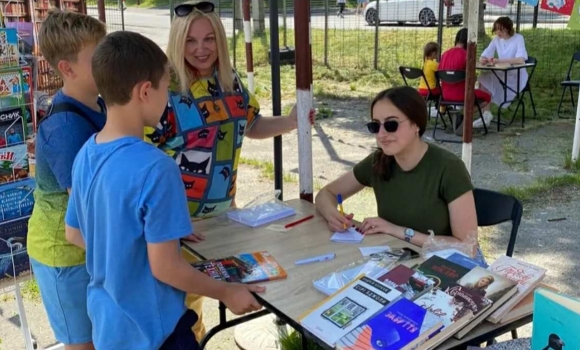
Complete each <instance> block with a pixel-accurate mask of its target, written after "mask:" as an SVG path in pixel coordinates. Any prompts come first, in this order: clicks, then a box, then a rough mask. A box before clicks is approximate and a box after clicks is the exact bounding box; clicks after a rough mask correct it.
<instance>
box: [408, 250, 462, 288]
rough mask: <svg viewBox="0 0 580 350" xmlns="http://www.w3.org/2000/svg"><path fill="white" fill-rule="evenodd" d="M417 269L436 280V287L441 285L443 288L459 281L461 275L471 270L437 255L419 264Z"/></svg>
mask: <svg viewBox="0 0 580 350" xmlns="http://www.w3.org/2000/svg"><path fill="white" fill-rule="evenodd" d="M417 270H418V271H420V272H422V273H423V274H424V275H425V276H427V277H428V278H431V279H432V280H434V281H435V286H434V287H439V288H441V289H443V290H445V289H447V287H449V286H450V285H453V284H455V283H457V281H458V280H459V279H460V278H461V277H463V276H465V275H466V274H467V273H468V272H469V269H467V268H465V267H463V266H461V265H458V264H456V263H453V262H451V261H448V260H445V259H443V258H440V257H438V256H436V255H434V256H432V257H430V258H429V259H427V260H426V261H425V262H423V263H422V264H421V265H419V266H418V267H417Z"/></svg>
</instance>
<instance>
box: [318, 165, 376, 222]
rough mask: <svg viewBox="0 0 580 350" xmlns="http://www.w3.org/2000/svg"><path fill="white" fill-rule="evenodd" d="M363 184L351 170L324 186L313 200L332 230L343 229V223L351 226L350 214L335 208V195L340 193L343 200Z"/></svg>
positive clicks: (336, 203)
mask: <svg viewBox="0 0 580 350" xmlns="http://www.w3.org/2000/svg"><path fill="white" fill-rule="evenodd" d="M364 187H365V186H364V185H362V184H360V183H359V182H358V180H357V179H356V177H355V176H354V172H353V171H352V170H351V171H349V172H347V173H345V174H343V175H342V176H340V177H339V178H338V179H336V180H334V181H332V182H331V183H329V184H328V185H326V186H324V187H323V188H322V189H321V190H320V192H318V194H317V195H316V198H315V200H314V202H315V204H316V209H317V210H318V212H319V213H320V214H321V215H322V216H323V217H324V218H325V219H326V221H328V227H329V228H330V229H331V230H332V231H338V232H342V231H344V226H343V224H344V225H347V227H351V226H352V217H353V215H352V214H348V215H345V216H343V215H342V214H341V213H340V212H339V211H338V210H337V209H336V207H337V205H338V202H337V200H336V196H337V195H338V194H340V195H341V196H342V198H343V199H344V200H346V199H347V198H349V197H351V196H352V195H354V194H355V193H357V192H359V191H360V190H362V189H363V188H364Z"/></svg>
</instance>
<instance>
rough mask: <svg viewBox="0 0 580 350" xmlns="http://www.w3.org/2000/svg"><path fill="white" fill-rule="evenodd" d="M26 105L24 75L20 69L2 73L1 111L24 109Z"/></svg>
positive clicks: (0, 84)
mask: <svg viewBox="0 0 580 350" xmlns="http://www.w3.org/2000/svg"><path fill="white" fill-rule="evenodd" d="M24 104H25V99H24V91H23V84H22V73H21V71H20V70H19V69H15V70H7V71H3V72H1V73H0V109H5V108H14V107H23V106H24Z"/></svg>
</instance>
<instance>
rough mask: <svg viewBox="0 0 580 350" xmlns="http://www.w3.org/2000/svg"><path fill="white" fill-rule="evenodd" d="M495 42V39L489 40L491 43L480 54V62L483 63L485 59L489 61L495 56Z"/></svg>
mask: <svg viewBox="0 0 580 350" xmlns="http://www.w3.org/2000/svg"><path fill="white" fill-rule="evenodd" d="M496 40H497V39H496V38H493V39H492V40H491V42H490V43H489V45H488V46H487V47H486V48H485V50H483V52H482V53H481V59H480V61H484V60H485V59H487V60H491V59H492V58H493V57H494V56H495V52H496V47H495V42H496ZM482 63H485V62H482Z"/></svg>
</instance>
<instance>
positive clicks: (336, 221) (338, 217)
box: [322, 208, 354, 232]
mask: <svg viewBox="0 0 580 350" xmlns="http://www.w3.org/2000/svg"><path fill="white" fill-rule="evenodd" d="M322 216H324V218H325V219H326V221H328V228H329V229H330V230H331V231H332V232H344V231H345V229H344V225H346V228H347V229H348V228H349V227H352V226H353V224H352V218H353V217H354V214H345V215H342V214H341V213H340V212H339V211H338V210H336V209H334V208H333V210H330V213H327V214H322Z"/></svg>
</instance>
